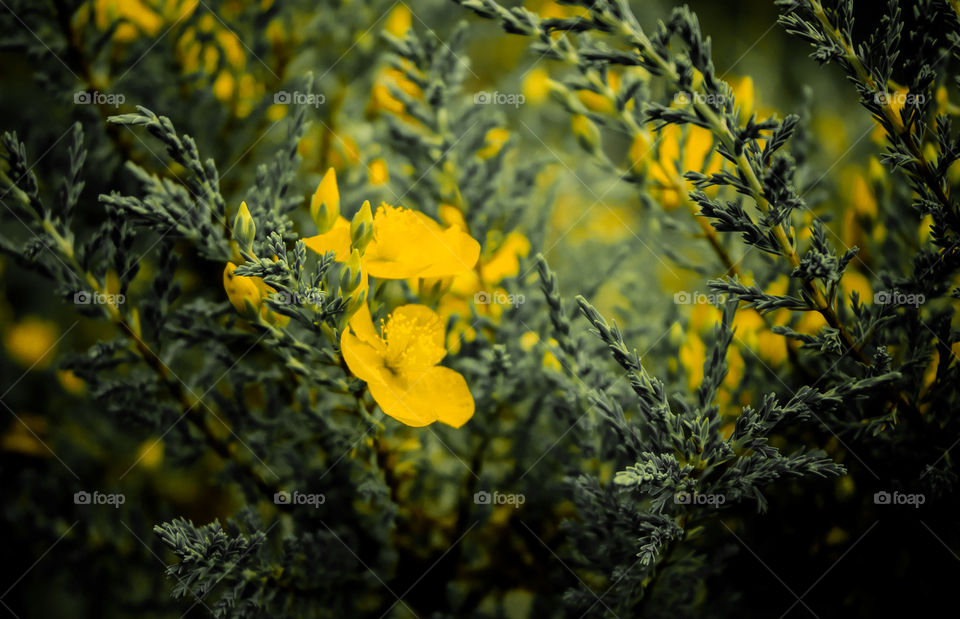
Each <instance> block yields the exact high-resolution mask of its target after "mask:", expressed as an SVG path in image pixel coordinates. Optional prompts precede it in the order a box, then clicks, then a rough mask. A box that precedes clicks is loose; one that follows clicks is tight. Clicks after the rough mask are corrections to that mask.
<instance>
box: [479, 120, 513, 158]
mask: <svg viewBox="0 0 960 619" xmlns="http://www.w3.org/2000/svg"><path fill="white" fill-rule="evenodd" d="M485 139H486V142H487V145H486V146H484V147H483V148H481V149H480V150H478V151H477V156H478V157H480V158H481V159H490V158H492V157H495V156H496V155H497V153H499V152H500V150H501V149H502V148H503V145H504V144H506V143H507V140H509V139H510V132H509V131H507V130H506V129H503V128H500V127H494V128H493V129H491V130H489V131H487V135H486V136H485Z"/></svg>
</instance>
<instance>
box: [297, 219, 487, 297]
mask: <svg viewBox="0 0 960 619" xmlns="http://www.w3.org/2000/svg"><path fill="white" fill-rule="evenodd" d="M303 241H304V243H306V245H307V247H308V248H310V249H312V250H313V251H315V252H317V253H318V254H324V253H326V252H328V251H332V252H334V254H335V259H336V260H337V262H343V261H345V260H346V259H347V258H348V257H349V256H350V224H349V222H347V220H346V219H343V218H342V217H341V218H340V219H338V220H337V222H336V223H335V224H334V225H333V228H332V229H331V230H330V232H327V233H326V234H318V235H317V236H313V237H309V238H306V239H304V240H303ZM479 257H480V244H479V243H477V242H476V241H475V240H474V239H473V238H471V237H470V235H469V234H467V233H466V232H464V231H463V230H462V229H461V228H460V227H459V226H450V227H448V228H446V229H444V228H442V227H441V226H440V224H438V223H437V222H435V221H434V220H432V219H430V218H429V217H427V216H426V215H424V214H423V213H418V212H416V211H412V210H410V209H405V208H402V207H396V206H390V205H389V204H383V205H381V206H380V207H379V208H378V209H377V213H376V215H375V216H374V218H373V239H372V240H371V241H370V244H369V245H367V248H366V251H365V252H364V254H363V256H362V259H363V260H362V264H363V270H364V272H366V273H367V274H368V275H369V276H371V277H379V278H382V279H409V278H411V277H420V278H431V277H452V276H454V275H457V274H459V273H462V272H464V271H469V270H470V269H472V268H473V266H474V265H475V264H476V263H477V259H478V258H479Z"/></svg>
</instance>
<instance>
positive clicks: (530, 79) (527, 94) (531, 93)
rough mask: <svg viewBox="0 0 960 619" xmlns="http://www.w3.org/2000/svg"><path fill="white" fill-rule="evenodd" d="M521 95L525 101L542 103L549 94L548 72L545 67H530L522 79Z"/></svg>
mask: <svg viewBox="0 0 960 619" xmlns="http://www.w3.org/2000/svg"><path fill="white" fill-rule="evenodd" d="M522 92H523V96H524V98H525V102H526V103H532V104H537V103H543V102H544V101H546V100H547V96H548V95H549V94H550V74H549V73H547V70H546V69H542V68H539V67H537V68H535V69H531V70H530V72H529V73H527V76H526V77H525V78H524V80H523V86H522Z"/></svg>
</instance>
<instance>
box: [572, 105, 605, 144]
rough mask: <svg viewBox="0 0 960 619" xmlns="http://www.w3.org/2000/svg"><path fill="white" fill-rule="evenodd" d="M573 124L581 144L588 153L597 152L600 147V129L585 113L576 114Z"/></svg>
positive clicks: (574, 131)
mask: <svg viewBox="0 0 960 619" xmlns="http://www.w3.org/2000/svg"><path fill="white" fill-rule="evenodd" d="M571 124H572V126H573V133H574V135H576V136H577V142H579V143H580V146H582V147H583V149H584V150H585V151H587V152H588V153H596V152H597V151H598V150H599V149H600V130H599V129H597V126H596V125H595V124H593V121H592V120H590V119H589V118H587V117H586V116H584V115H583V114H574V115H573V120H572V121H571Z"/></svg>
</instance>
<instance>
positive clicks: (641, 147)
mask: <svg viewBox="0 0 960 619" xmlns="http://www.w3.org/2000/svg"><path fill="white" fill-rule="evenodd" d="M652 148H653V145H652V144H651V142H650V136H648V135H647V134H646V133H645V132H643V131H640V132H637V134H636V135H635V136H633V142H632V143H631V144H630V150H629V151H628V152H627V156H628V157H629V158H630V167H631V168H633V171H634V172H640V171H642V170H643V169H644V167H646V164H647V160H648V159H649V155H650V154H651V152H650V151H651V150H652Z"/></svg>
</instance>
